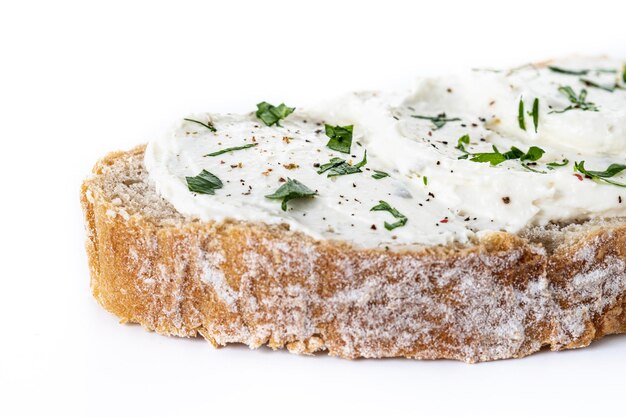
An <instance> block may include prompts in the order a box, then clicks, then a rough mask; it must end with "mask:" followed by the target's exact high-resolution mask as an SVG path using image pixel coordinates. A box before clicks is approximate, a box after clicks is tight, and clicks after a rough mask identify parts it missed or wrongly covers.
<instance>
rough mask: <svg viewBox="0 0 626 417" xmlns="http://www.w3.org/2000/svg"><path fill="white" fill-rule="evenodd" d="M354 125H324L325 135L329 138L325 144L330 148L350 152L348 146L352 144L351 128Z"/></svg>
mask: <svg viewBox="0 0 626 417" xmlns="http://www.w3.org/2000/svg"><path fill="white" fill-rule="evenodd" d="M353 128H354V126H353V125H349V126H331V125H326V128H325V129H326V136H328V137H329V138H330V140H329V141H328V143H327V144H326V146H328V147H329V148H330V149H332V150H334V151H337V152H342V153H350V147H351V146H352V130H353Z"/></svg>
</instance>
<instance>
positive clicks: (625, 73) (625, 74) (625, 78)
mask: <svg viewBox="0 0 626 417" xmlns="http://www.w3.org/2000/svg"><path fill="white" fill-rule="evenodd" d="M622 82H623V83H624V84H626V65H624V69H623V70H622Z"/></svg>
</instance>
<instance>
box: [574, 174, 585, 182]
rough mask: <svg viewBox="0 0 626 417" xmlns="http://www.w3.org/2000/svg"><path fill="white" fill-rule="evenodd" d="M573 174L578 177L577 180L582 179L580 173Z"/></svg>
mask: <svg viewBox="0 0 626 417" xmlns="http://www.w3.org/2000/svg"><path fill="white" fill-rule="evenodd" d="M574 176H575V177H576V178H578V180H579V181H582V180H583V176H582V175H580V174H574Z"/></svg>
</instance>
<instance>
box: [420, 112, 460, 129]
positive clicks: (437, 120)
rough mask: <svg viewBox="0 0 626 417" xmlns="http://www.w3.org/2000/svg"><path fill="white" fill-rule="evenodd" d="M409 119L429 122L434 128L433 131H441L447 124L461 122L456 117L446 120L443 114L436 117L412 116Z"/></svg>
mask: <svg viewBox="0 0 626 417" xmlns="http://www.w3.org/2000/svg"><path fill="white" fill-rule="evenodd" d="M411 117H414V118H416V119H423V120H430V121H431V122H432V123H433V125H434V126H435V130H438V129H441V128H442V127H444V126H445V125H446V123H448V122H460V121H461V119H459V118H458V117H452V118H448V117H446V114H445V113H441V114H438V115H437V116H421V115H417V114H414V115H411Z"/></svg>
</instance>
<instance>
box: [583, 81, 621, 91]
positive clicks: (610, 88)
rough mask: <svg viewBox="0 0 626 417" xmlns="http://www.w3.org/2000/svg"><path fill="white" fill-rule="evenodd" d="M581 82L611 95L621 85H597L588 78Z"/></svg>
mask: <svg viewBox="0 0 626 417" xmlns="http://www.w3.org/2000/svg"><path fill="white" fill-rule="evenodd" d="M580 82H581V83H583V84H584V85H585V86H586V87H591V88H598V89H600V90H604V91H608V92H609V93H612V92H614V91H615V89H616V88H619V85H617V84H613V85H603V84H600V83H597V82H595V81H593V80H589V79H587V78H581V79H580Z"/></svg>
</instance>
